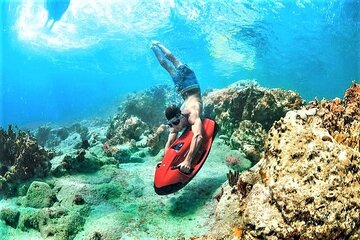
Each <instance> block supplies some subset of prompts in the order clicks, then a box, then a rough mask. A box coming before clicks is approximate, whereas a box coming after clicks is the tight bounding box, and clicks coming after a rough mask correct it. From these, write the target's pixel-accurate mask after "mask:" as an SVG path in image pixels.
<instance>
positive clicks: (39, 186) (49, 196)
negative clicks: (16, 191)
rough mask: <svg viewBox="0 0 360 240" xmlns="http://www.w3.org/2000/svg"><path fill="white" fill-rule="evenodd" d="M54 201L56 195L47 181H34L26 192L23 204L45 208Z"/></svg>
mask: <svg viewBox="0 0 360 240" xmlns="http://www.w3.org/2000/svg"><path fill="white" fill-rule="evenodd" d="M55 201H56V196H55V194H54V192H53V191H52V189H51V187H50V186H49V185H48V184H47V183H44V182H38V181H34V182H32V183H31V185H30V187H29V189H28V191H27V193H26V196H25V199H24V206H25V207H32V208H47V207H51V206H52V205H53V204H54V203H55Z"/></svg>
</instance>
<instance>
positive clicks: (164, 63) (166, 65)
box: [151, 44, 176, 76]
mask: <svg viewBox="0 0 360 240" xmlns="http://www.w3.org/2000/svg"><path fill="white" fill-rule="evenodd" d="M151 49H152V50H153V52H154V54H155V56H156V58H157V60H158V61H159V63H160V65H161V66H162V67H163V68H165V69H166V71H168V73H169V74H170V75H171V76H173V75H175V73H176V70H175V69H174V67H173V66H171V65H170V64H169V63H168V62H167V61H166V59H164V58H163V55H162V54H161V52H160V49H159V46H158V45H157V44H153V45H152V46H151Z"/></svg>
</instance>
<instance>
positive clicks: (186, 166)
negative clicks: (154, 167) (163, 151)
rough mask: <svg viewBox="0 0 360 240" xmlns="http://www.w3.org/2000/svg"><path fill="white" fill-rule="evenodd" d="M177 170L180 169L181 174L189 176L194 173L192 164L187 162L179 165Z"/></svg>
mask: <svg viewBox="0 0 360 240" xmlns="http://www.w3.org/2000/svg"><path fill="white" fill-rule="evenodd" d="M176 168H178V169H179V170H180V171H181V172H183V173H185V174H189V173H191V171H192V166H191V163H190V162H187V161H183V162H182V163H180V164H179V165H177V166H176Z"/></svg>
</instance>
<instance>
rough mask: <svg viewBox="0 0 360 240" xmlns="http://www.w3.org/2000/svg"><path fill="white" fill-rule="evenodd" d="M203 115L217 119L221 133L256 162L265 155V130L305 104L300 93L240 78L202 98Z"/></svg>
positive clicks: (234, 147)
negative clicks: (269, 87)
mask: <svg viewBox="0 0 360 240" xmlns="http://www.w3.org/2000/svg"><path fill="white" fill-rule="evenodd" d="M203 100H204V115H205V116H206V117H210V118H212V119H215V121H216V122H217V123H218V124H219V126H220V135H221V134H222V135H221V137H222V138H223V139H225V140H226V142H227V143H229V144H230V145H231V146H232V148H233V149H235V150H239V151H240V152H241V153H242V154H244V156H245V157H246V158H248V159H249V160H251V162H252V163H253V164H255V163H256V162H258V161H259V160H260V158H261V156H262V154H263V150H264V141H265V136H266V132H267V131H268V130H269V129H270V127H271V125H272V124H273V123H274V121H276V120H278V119H280V118H281V117H283V116H284V115H285V113H286V112H287V111H289V110H292V109H299V108H300V107H301V106H303V100H302V99H301V98H300V96H299V94H297V93H295V92H292V91H286V90H282V89H266V88H263V87H260V86H258V85H257V83H256V82H255V81H239V82H236V83H234V84H232V85H230V86H229V87H227V88H223V89H220V90H214V91H210V92H208V93H207V94H205V96H204V97H203Z"/></svg>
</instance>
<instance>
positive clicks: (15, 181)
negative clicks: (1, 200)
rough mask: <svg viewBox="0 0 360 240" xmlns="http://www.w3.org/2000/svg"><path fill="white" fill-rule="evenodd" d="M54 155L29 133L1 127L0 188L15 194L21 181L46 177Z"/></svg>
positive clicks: (9, 193) (8, 193) (4, 192)
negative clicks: (40, 145)
mask: <svg viewBox="0 0 360 240" xmlns="http://www.w3.org/2000/svg"><path fill="white" fill-rule="evenodd" d="M52 157H53V154H52V153H51V152H48V151H46V150H45V149H43V148H40V147H39V146H38V144H37V141H36V139H35V138H34V137H32V136H31V135H30V134H29V133H27V132H24V131H21V130H19V131H14V130H13V128H12V127H11V126H9V128H8V130H7V131H6V130H4V129H0V190H1V192H2V193H3V194H5V195H11V194H14V193H15V192H16V190H17V187H18V186H19V184H20V183H21V182H24V181H26V180H29V179H32V178H35V177H40V178H41V177H46V176H47V175H48V174H49V171H50V168H51V164H50V159H51V158H52Z"/></svg>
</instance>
